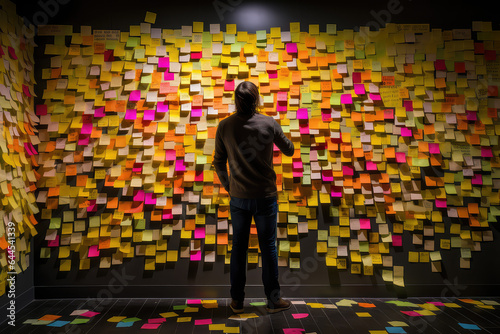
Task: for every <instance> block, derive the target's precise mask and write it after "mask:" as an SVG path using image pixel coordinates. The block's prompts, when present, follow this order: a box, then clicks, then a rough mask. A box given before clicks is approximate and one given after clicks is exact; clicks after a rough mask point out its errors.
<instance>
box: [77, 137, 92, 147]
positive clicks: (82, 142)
mask: <svg viewBox="0 0 500 334" xmlns="http://www.w3.org/2000/svg"><path fill="white" fill-rule="evenodd" d="M89 143H90V135H88V134H80V135H79V136H78V145H82V146H86V145H88V144H89Z"/></svg>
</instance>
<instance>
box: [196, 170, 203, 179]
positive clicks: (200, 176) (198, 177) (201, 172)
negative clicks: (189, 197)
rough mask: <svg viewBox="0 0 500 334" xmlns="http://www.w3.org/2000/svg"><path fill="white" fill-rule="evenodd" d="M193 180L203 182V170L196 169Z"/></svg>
mask: <svg viewBox="0 0 500 334" xmlns="http://www.w3.org/2000/svg"><path fill="white" fill-rule="evenodd" d="M194 181H195V182H203V171H202V170H197V171H196V172H195V175H194Z"/></svg>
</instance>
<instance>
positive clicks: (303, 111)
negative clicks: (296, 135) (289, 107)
mask: <svg viewBox="0 0 500 334" xmlns="http://www.w3.org/2000/svg"><path fill="white" fill-rule="evenodd" d="M297 119H309V115H308V113H307V108H299V109H297Z"/></svg>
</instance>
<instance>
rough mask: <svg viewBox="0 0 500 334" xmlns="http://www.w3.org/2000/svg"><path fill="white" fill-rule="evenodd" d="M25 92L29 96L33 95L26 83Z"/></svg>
mask: <svg viewBox="0 0 500 334" xmlns="http://www.w3.org/2000/svg"><path fill="white" fill-rule="evenodd" d="M23 93H24V95H26V96H27V97H31V93H30V89H29V87H28V86H26V85H23Z"/></svg>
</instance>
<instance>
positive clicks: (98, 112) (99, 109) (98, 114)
mask: <svg viewBox="0 0 500 334" xmlns="http://www.w3.org/2000/svg"><path fill="white" fill-rule="evenodd" d="M104 116H106V112H105V110H104V107H97V108H95V110H94V117H97V118H101V117H104Z"/></svg>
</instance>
